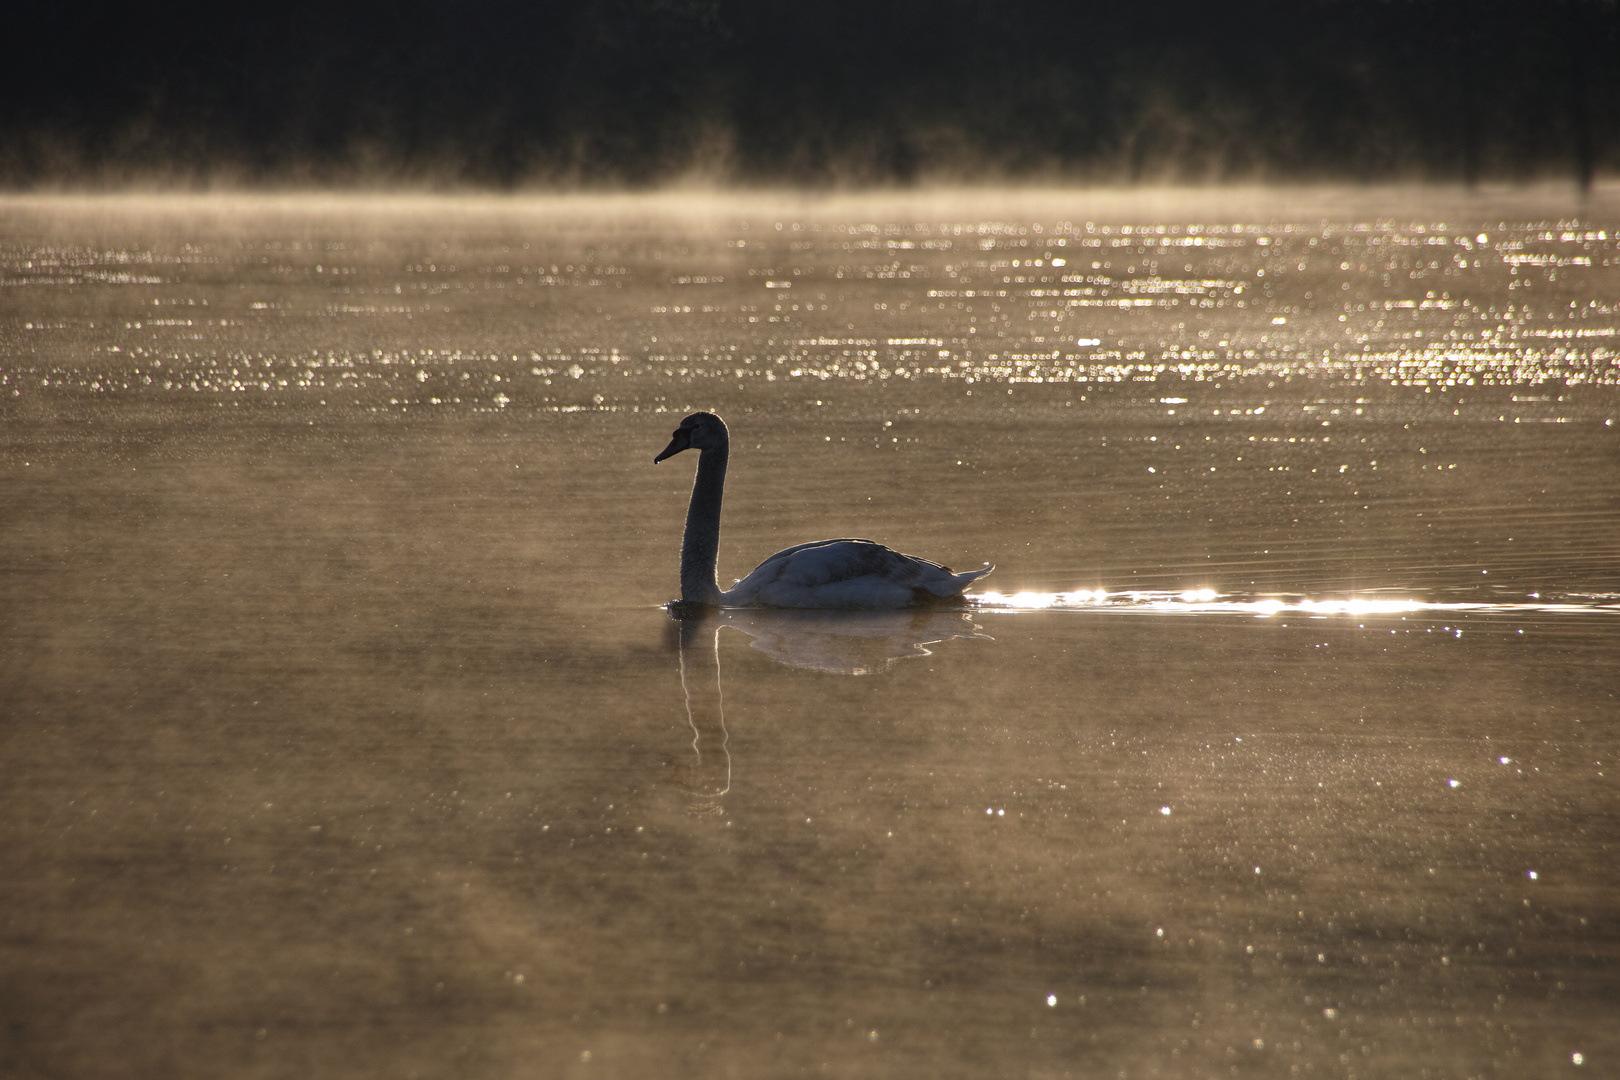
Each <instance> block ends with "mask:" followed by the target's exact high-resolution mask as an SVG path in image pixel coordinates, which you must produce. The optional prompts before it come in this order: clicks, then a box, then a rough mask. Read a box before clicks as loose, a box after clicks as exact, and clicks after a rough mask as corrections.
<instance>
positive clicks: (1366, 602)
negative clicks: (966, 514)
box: [970, 589, 1620, 618]
mask: <svg viewBox="0 0 1620 1080" xmlns="http://www.w3.org/2000/svg"><path fill="white" fill-rule="evenodd" d="M970 600H971V601H972V602H973V607H974V610H975V611H979V612H983V613H985V614H1003V613H1008V614H1016V613H1018V612H1035V611H1052V610H1081V611H1096V610H1107V611H1125V612H1144V613H1168V614H1178V615H1255V616H1258V617H1261V618H1266V617H1269V616H1272V615H1287V614H1303V615H1313V616H1328V615H1344V616H1350V617H1355V616H1367V615H1405V614H1409V613H1413V614H1415V613H1432V614H1439V615H1444V614H1448V613H1456V614H1477V615H1513V614H1542V615H1572V614H1580V613H1593V614H1620V595H1616V594H1613V593H1603V594H1590V595H1584V596H1582V595H1574V594H1568V595H1562V596H1559V597H1549V598H1548V599H1545V600H1542V599H1539V598H1538V599H1533V600H1525V601H1522V602H1518V603H1503V602H1485V601H1464V602H1445V601H1433V600H1410V599H1399V600H1397V599H1368V598H1362V597H1350V598H1346V599H1338V600H1311V599H1307V598H1305V597H1290V598H1283V597H1277V596H1234V595H1222V594H1220V593H1217V592H1216V591H1215V590H1213V589H1194V590H1187V591H1183V592H1174V593H1171V592H1155V591H1153V590H1146V589H1130V590H1125V591H1121V592H1109V591H1107V590H1106V589H1076V590H1074V591H1073V592H1044V593H1043V592H1018V593H1013V594H1012V595H1010V596H1008V595H1004V594H1002V593H998V592H990V591H986V592H976V593H973V594H971V596H970Z"/></svg>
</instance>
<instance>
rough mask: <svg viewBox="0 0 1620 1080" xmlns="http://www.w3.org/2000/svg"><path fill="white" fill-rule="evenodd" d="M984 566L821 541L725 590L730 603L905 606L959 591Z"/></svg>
mask: <svg viewBox="0 0 1620 1080" xmlns="http://www.w3.org/2000/svg"><path fill="white" fill-rule="evenodd" d="M989 572H990V571H989V569H988V568H986V569H984V570H977V571H971V572H969V573H966V574H955V573H952V572H951V569H950V568H949V567H946V566H941V565H940V564H939V563H936V562H930V561H929V560H927V559H919V558H917V557H916V556H913V555H906V554H903V553H901V552H898V551H895V550H893V549H892V548H888V547H885V546H883V545H882V544H877V543H873V542H872V541H871V540H857V539H842V540H821V541H816V542H814V543H809V544H799V545H797V546H795V547H790V548H786V549H784V550H782V551H779V552H777V553H776V554H775V555H772V556H771V557H770V558H768V559H766V560H765V561H764V562H763V563H761V564H760V565H759V567H758V569H756V570H755V571H754V572H753V573H751V574H749V575H748V576H747V577H746V578H744V579H743V580H742V581H740V582H738V583H737V585H736V587H735V588H733V589H732V590H730V591H729V592H728V593H727V594H726V603H728V604H732V605H763V606H767V607H791V608H816V607H826V608H832V607H842V608H894V607H909V606H911V605H913V604H917V603H923V602H927V601H929V600H930V599H947V598H950V597H953V596H957V595H960V593H961V591H962V589H963V588H965V587H966V586H967V585H968V584H969V583H970V582H972V581H973V580H975V579H976V578H979V577H982V576H983V575H985V574H987V573H989Z"/></svg>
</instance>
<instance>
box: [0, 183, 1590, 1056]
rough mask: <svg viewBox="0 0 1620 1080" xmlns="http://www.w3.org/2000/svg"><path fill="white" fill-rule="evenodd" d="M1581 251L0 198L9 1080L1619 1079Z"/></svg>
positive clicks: (1121, 217)
mask: <svg viewBox="0 0 1620 1080" xmlns="http://www.w3.org/2000/svg"><path fill="white" fill-rule="evenodd" d="M1617 230H1620V193H1616V192H1615V191H1612V190H1600V191H1599V192H1598V193H1596V194H1595V195H1594V196H1592V197H1591V198H1589V199H1587V200H1585V201H1579V200H1577V199H1576V198H1575V197H1574V196H1573V195H1566V194H1565V193H1563V192H1561V191H1556V190H1546V191H1536V190H1520V191H1502V192H1465V191H1456V192H1434V191H1421V190H1398V189H1386V190H1366V191H1329V190H1316V191H1299V192H1287V191H1262V190H1253V191H1227V192H1220V191H1211V192H1174V191H1164V192H1145V193H1136V194H1120V193H1083V192H1082V193H1068V194H1064V193H1038V192H1033V193H1022V194H1018V193H1003V194H995V193H979V194H966V195H944V194H942V195H899V194H895V195H885V196H868V197H855V196H849V197H833V196H828V197H822V198H816V199H811V198H787V197H780V198H773V197H768V196H763V195H739V196H715V195H694V196H688V197H673V196H669V197H628V196H627V197H623V198H599V199H587V198H575V199H561V198H559V199H550V200H548V199H496V198H488V199H484V198H470V197H469V198H460V199H457V198H443V199H409V198H383V197H379V198H363V197H358V196H355V197H345V198H331V199H323V198H317V197H299V196H286V197H270V198H264V199H249V198H245V197H197V198H185V197H170V198H149V199H145V198H124V199H83V200H81V199H74V198H68V197H59V198H57V197H32V198H24V197H10V198H8V199H6V200H5V202H4V203H3V204H0V433H3V439H0V470H3V473H4V477H5V480H4V492H5V497H4V500H3V503H0V657H3V659H0V716H3V719H0V776H3V780H4V783H3V784H0V925H3V926H4V935H3V937H0V971H3V972H4V977H3V979H0V995H3V997H0V1001H3V1007H0V1012H3V1015H4V1018H5V1026H4V1032H5V1033H4V1036H3V1039H0V1055H3V1057H0V1069H3V1071H4V1072H5V1073H6V1074H7V1075H11V1076H18V1077H45V1076H74V1077H102V1076H105V1077H112V1076H128V1075H153V1076H156V1075H164V1076H175V1077H186V1076H264V1077H283V1076H287V1077H292V1076H299V1077H304V1076H350V1075H366V1076H371V1075H376V1076H397V1077H423V1078H427V1077H446V1078H449V1077H508V1076H511V1077H517V1076H525V1077H526V1076H541V1077H549V1076H577V1077H588V1076H613V1077H646V1076H680V1077H721V1076H731V1077H756V1076H799V1075H810V1076H823V1075H825V1076H844V1077H899V1076H904V1077H909V1076H927V1077H1014V1076H1016V1077H1025V1076H1028V1077H1109V1078H1113V1077H1122V1078H1137V1077H1211V1076H1217V1075H1219V1076H1223V1077H1225V1076H1233V1075H1237V1076H1257V1077H1258V1076H1319V1077H1345V1078H1352V1077H1376V1076H1403V1077H1425V1078H1430V1077H1432V1078H1441V1077H1447V1078H1450V1077H1455V1078H1458V1080H1461V1078H1464V1077H1467V1078H1474V1077H1498V1076H1500V1077H1510V1076H1511V1077H1542V1076H1549V1077H1550V1076H1564V1075H1572V1076H1581V1075H1591V1076H1601V1075H1615V1072H1616V1070H1620V1063H1617V1059H1620V1024H1617V1017H1620V966H1617V961H1620V921H1617V920H1620V849H1617V839H1620V799H1617V797H1616V793H1615V792H1616V775H1615V774H1616V765H1617V763H1616V760H1615V759H1616V755H1617V753H1620V715H1617V698H1616V695H1617V692H1620V428H1617V426H1616V421H1617V419H1620V342H1617V341H1616V336H1617V334H1620V311H1617V305H1620V249H1617V242H1616V231H1617ZM698 409H707V410H712V411H715V412H717V413H719V414H721V415H722V416H723V417H725V419H726V421H727V422H728V424H729V425H730V428H731V437H732V457H731V470H730V476H729V487H728V490H727V498H726V505H725V519H724V531H723V533H722V540H721V554H720V571H721V578H722V585H727V584H729V583H730V581H731V580H732V579H733V578H736V577H740V576H742V575H743V574H744V573H746V572H747V571H748V570H749V569H751V568H752V567H753V566H754V565H755V564H756V563H758V562H759V561H760V560H762V559H763V558H764V557H765V556H766V555H768V554H770V553H771V552H774V551H776V550H778V549H780V548H782V547H785V546H787V545H789V544H793V543H798V542H802V541H806V540H813V539H817V538H821V537H836V536H866V537H871V538H873V539H875V540H879V541H882V542H884V543H887V544H890V545H892V546H894V547H896V548H899V549H901V550H904V551H909V552H913V553H915V554H918V555H922V556H925V557H927V558H931V559H935V560H938V561H940V562H944V563H947V564H949V565H951V566H953V567H955V568H956V569H958V570H964V569H971V568H974V567H977V566H979V565H981V564H983V563H984V562H992V563H994V564H995V566H996V569H995V572H994V573H993V574H992V575H991V576H990V577H988V578H987V579H985V580H984V581H983V582H981V583H980V586H981V590H980V595H978V596H977V597H976V598H975V599H974V601H973V603H972V604H970V606H968V607H966V608H965V609H962V610H959V611H953V610H946V611H929V612H919V613H912V612H867V613H856V614H851V613H842V614H841V613H836V612H792V613H782V612H777V613H773V612H766V611H726V612H713V613H710V614H708V615H706V616H703V617H695V618H687V619H679V618H676V617H675V616H674V615H673V614H672V613H671V612H670V611H669V610H666V609H665V608H664V607H663V605H664V603H665V602H666V601H669V600H671V599H673V598H675V596H676V595H677V592H678V580H677V556H678V546H679V542H680V534H681V526H682V520H683V516H684V513H685V506H686V498H687V495H688V493H689V490H690V485H691V481H692V467H693V465H694V461H693V455H682V456H679V457H676V458H674V459H672V460H669V461H666V462H664V463H662V464H659V465H657V466H655V465H654V464H653V462H652V458H653V455H654V454H656V453H657V452H658V451H659V450H660V449H662V448H663V446H664V445H665V443H666V442H667V441H668V439H669V435H670V432H671V430H672V429H673V428H674V426H675V424H676V423H677V422H678V421H679V419H680V418H681V417H682V416H683V415H685V414H686V413H688V412H691V411H694V410H698Z"/></svg>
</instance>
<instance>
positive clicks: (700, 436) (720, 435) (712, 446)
mask: <svg viewBox="0 0 1620 1080" xmlns="http://www.w3.org/2000/svg"><path fill="white" fill-rule="evenodd" d="M730 440H731V436H730V435H729V434H728V433H727V432H726V422H725V421H724V420H722V419H720V418H719V417H718V416H716V415H714V413H707V412H695V413H693V414H692V415H691V416H688V417H687V418H686V419H685V420H682V421H681V426H680V427H678V428H676V429H675V435H674V437H673V438H672V439H670V440H669V445H668V446H666V447H664V452H663V453H662V454H659V455H658V456H657V457H655V458H653V464H654V465H656V464H658V463H659V462H660V461H663V460H664V459H665V458H667V457H674V456H675V455H676V454H678V453H680V452H681V451H682V450H718V449H720V448H722V447H724V446H726V445H727V443H729V442H730Z"/></svg>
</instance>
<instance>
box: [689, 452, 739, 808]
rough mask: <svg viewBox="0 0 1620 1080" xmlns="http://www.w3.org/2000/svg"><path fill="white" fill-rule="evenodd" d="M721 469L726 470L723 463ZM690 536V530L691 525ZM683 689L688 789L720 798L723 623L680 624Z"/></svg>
mask: <svg viewBox="0 0 1620 1080" xmlns="http://www.w3.org/2000/svg"><path fill="white" fill-rule="evenodd" d="M723 460H724V459H722V464H721V468H722V469H723V468H725V465H724V463H723ZM687 533H688V535H690V534H691V528H690V526H688V529H687ZM681 689H682V690H685V691H686V719H687V722H688V723H689V724H691V725H692V751H693V753H694V754H695V755H696V756H697V761H696V762H695V763H694V764H693V766H692V773H691V779H690V781H689V782H688V783H687V785H686V786H687V788H688V789H689V790H691V791H692V793H693V794H696V795H702V796H704V797H706V798H711V799H718V798H719V797H720V796H722V795H724V794H725V793H726V792H728V791H730V790H731V751H730V750H729V749H727V747H726V742H727V739H728V736H727V733H726V717H725V711H724V708H723V704H722V702H721V700H720V623H719V622H718V621H717V620H713V619H686V620H683V621H682V622H681Z"/></svg>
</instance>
